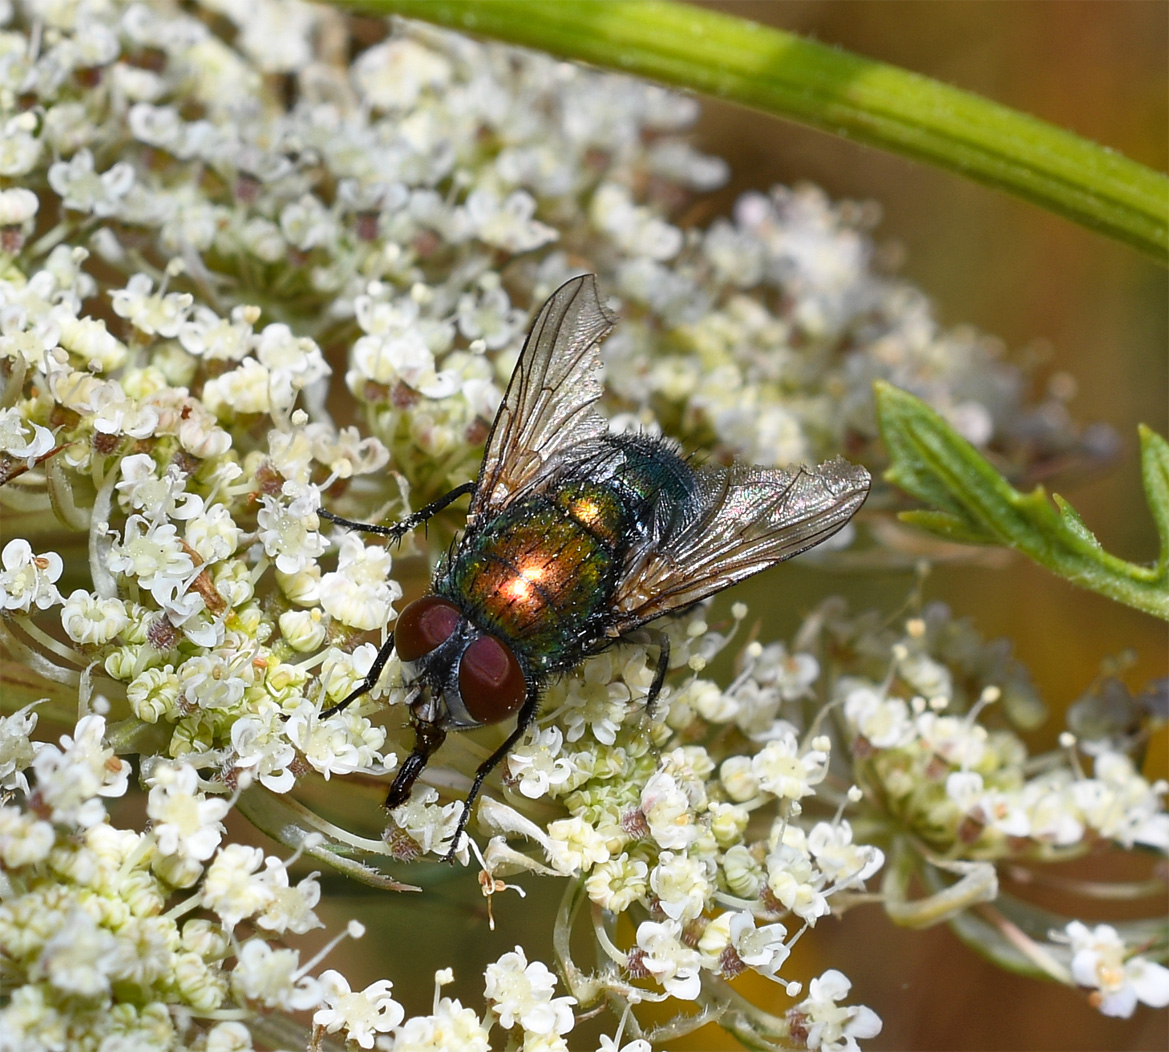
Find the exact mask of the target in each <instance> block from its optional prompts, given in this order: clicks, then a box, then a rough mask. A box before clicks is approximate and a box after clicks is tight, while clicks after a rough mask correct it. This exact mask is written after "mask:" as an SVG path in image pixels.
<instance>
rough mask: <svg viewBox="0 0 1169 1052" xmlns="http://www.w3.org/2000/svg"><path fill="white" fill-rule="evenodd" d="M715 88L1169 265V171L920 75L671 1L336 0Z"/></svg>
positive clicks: (689, 86) (704, 89) (711, 91)
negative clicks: (998, 193)
mask: <svg viewBox="0 0 1169 1052" xmlns="http://www.w3.org/2000/svg"><path fill="white" fill-rule="evenodd" d="M334 2H335V3H336V4H337V6H342V7H352V8H358V9H360V10H363V11H367V12H369V13H372V14H382V15H386V14H399V15H405V16H408V17H411V18H419V19H422V20H424V21H427V22H434V23H437V24H439V25H444V26H450V27H452V28H454V29H460V30H463V31H465V32H468V33H473V34H476V35H478V36H485V37H493V38H495V39H498V40H504V41H507V42H509V43H512V44H521V45H524V46H526V47H532V48H538V49H539V50H541V51H547V52H549V53H551V54H553V55H559V56H561V57H563V58H569V59H576V60H579V61H582V62H589V63H592V64H593V65H596V66H601V67H604V68H606V69H611V70H615V71H617V72H621V73H628V74H632V75H635V76H639V77H645V78H647V79H650V80H656V81H659V82H661V83H663V84H669V85H672V86H674V87H679V88H684V89H686V90H689V91H695V92H701V93H703V94H707V95H713V96H715V97H716V98H721V99H725V100H727V101H729V102H736V103H739V104H741V105H743V106H748V107H750V108H752V109H757V110H761V111H763V112H764V113H769V114H772V115H774V116H778V117H786V118H788V119H790V120H795V121H799V122H800V123H802V124H807V125H810V126H811V127H813V128H819V129H820V130H822V131H827V132H831V133H832V134H835V135H842V136H846V137H847V138H850V139H855V140H856V141H857V142H861V143H865V144H867V145H869V146H876V147H878V148H880V149H884V150H889V151H891V152H894V153H899V154H903V155H905V156H907V157H913V158H916V159H917V160H921V161H927V162H929V163H930V164H935V165H938V166H939V167H942V168H948V169H950V170H951V171H955V172H959V173H961V174H962V175H966V176H969V177H970V178H971V179H974V180H976V181H978V182H980V183H984V184H986V185H987V186H991V187H994V188H995V189H999V190H1005V191H1007V192H1008V193H1012V194H1015V195H1017V196H1019V197H1022V198H1025V199H1026V200H1028V201H1031V202H1033V203H1034V204H1037V205H1040V206H1041V207H1043V208H1046V209H1048V210H1050V211H1052V212H1055V213H1056V214H1058V215H1062V216H1064V217H1065V218H1067V219H1071V220H1073V221H1075V222H1077V223H1080V224H1082V225H1084V226H1086V227H1089V228H1091V229H1093V230H1097V231H1099V232H1101V233H1103V234H1107V235H1108V236H1109V237H1113V238H1116V239H1118V240H1120V241H1123V242H1126V243H1127V244H1130V245H1133V246H1134V247H1136V248H1139V249H1140V250H1141V251H1143V252H1145V253H1147V254H1149V255H1151V256H1153V257H1155V258H1156V259H1157V260H1159V261H1160V262H1161V263H1163V264H1164V263H1169V179H1167V178H1166V176H1165V175H1163V174H1162V173H1160V172H1156V171H1153V170H1152V169H1150V168H1147V167H1145V166H1144V165H1141V164H1138V163H1137V162H1135V161H1131V160H1129V159H1128V158H1126V157H1123V156H1121V155H1120V154H1117V153H1115V152H1113V151H1111V150H1108V149H1107V148H1105V147H1103V146H1098V145H1096V144H1095V143H1091V142H1088V141H1086V140H1084V139H1081V138H1079V137H1078V136H1076V135H1073V134H1071V133H1070V132H1066V131H1063V130H1062V129H1060V128H1056V127H1055V126H1054V125H1051V124H1048V123H1047V122H1045V121H1041V120H1037V119H1036V118H1034V117H1029V116H1027V115H1026V114H1023V113H1018V112H1016V111H1014V110H1012V109H1009V108H1008V107H1006V106H1001V105H999V104H998V103H995V102H991V101H990V100H988V99H984V98H980V97H979V96H977V95H973V94H971V93H970V92H966V91H961V90H959V89H957V88H952V87H950V86H949V85H946V84H942V83H939V82H938V81H935V80H931V79H930V78H929V77H924V76H921V75H919V74H916V73H911V72H909V71H907V70H903V69H899V68H897V67H896V66H890V65H887V64H886V63H883V62H876V61H874V60H872V59H868V58H864V57H863V56H861V55H854V54H850V53H849V52H847V51H842V50H840V49H839V48H833V47H828V46H826V45H824V44H819V43H816V42H815V41H812V40H805V39H803V38H801V37H799V36H796V35H794V34H792V33H786V32H783V31H782V30H778V29H772V28H770V27H768V26H762V25H759V24H757V23H754V22H750V21H747V20H746V19H741V18H734V17H732V16H729V15H724V14H721V13H718V12H715V11H707V10H704V9H702V8H698V7H692V6H690V5H687V4H681V3H672V2H668V0H606V2H604V3H597V2H594V0H556V3H549V2H546V0H491V2H489V3H483V2H477V0H334Z"/></svg>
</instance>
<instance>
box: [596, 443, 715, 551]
mask: <svg viewBox="0 0 1169 1052" xmlns="http://www.w3.org/2000/svg"><path fill="white" fill-rule="evenodd" d="M598 447H599V450H600V452H599V453H598V455H597V456H596V457H594V458H592V460H593V463H591V464H590V465H589V467H590V470H591V478H592V481H593V483H594V485H596V486H597V487H599V488H603V489H606V490H608V491H610V492H611V493H612V494H613V496H614V499H615V500H616V501H617V502H618V503H619V504H620V506H621V508H622V510H623V513H624V515H625V523H626V525H625V528H626V529H627V530H632V531H633V532H634V533H635V534H637V535H638V538H639V539H641V540H652V541H654V542H657V541H661V540H662V539H663V538H665V537H668V536H669V535H670V534H672V533H675V532H676V531H678V530H679V529H681V528H682V527H683V526H684V525H685V524H686V523H687V522H689V521H690V519H691V518H692V517H693V515H694V513H695V510H696V509H697V507H698V506H699V504H700V500H699V490H698V480H697V478H696V476H695V474H694V469H693V468H692V467H691V466H690V464H689V462H688V461H687V460H686V459H685V458H684V457H683V456H682V455H681V453H680V452H679V450H678V447H677V446H676V445H675V444H674V443H673V442H672V441H671V440H669V439H665V438H661V437H658V436H655V435H646V434H641V433H638V432H633V433H624V434H618V435H613V434H610V435H606V436H605V437H604V438H603V439H601V440H600V442H598Z"/></svg>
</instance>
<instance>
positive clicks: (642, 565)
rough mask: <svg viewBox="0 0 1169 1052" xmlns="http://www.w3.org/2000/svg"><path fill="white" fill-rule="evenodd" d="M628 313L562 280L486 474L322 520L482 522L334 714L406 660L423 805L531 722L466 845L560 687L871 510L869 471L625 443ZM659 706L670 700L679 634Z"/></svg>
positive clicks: (590, 284)
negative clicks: (614, 351) (467, 748)
mask: <svg viewBox="0 0 1169 1052" xmlns="http://www.w3.org/2000/svg"><path fill="white" fill-rule="evenodd" d="M615 321H616V319H615V317H614V316H613V315H611V314H610V313H609V311H607V310H606V309H605V307H604V306H603V305H602V304H601V301H600V297H599V296H598V293H597V285H596V279H595V278H594V277H593V276H592V275H584V276H582V277H577V278H573V279H572V280H571V281H568V282H566V283H565V284H564V285H562V286H561V287H560V288H559V289H557V291H556V292H555V293H553V295H552V297H551V298H550V299H549V300H548V302H547V303H545V304H544V306H543V307H542V308H541V310H540V313H539V314H538V315H537V316H536V320H535V322H534V323H533V325H532V330H531V332H530V333H529V334H528V337H527V339H526V341H525V342H524V347H523V350H522V352H521V353H520V357H519V360H518V361H517V363H516V368H515V372H514V373H513V374H512V378H511V381H510V383H509V384H508V388H507V393H506V395H505V396H504V399H503V402H502V404H501V405H500V407H499V412H498V413H497V414H496V417H495V422H494V423H493V424H492V427H491V433H490V435H489V436H488V439H487V447H486V451H485V453H484V457H483V464H482V466H481V467H480V469H479V477H478V478H477V479H476V480H475V481H474V482H473V483H472V482H467V483H464V484H463V485H461V486H458V487H456V488H455V489H453V490H451V491H450V492H449V493H447V494H446V495H445V496H443V497H440V498H439V499H438V500H436V501H434V502H433V503H431V504H428V505H427V506H426V507H424V508H422V509H421V510H419V511H417V512H415V513H414V514H413V515H410V516H408V517H407V518H405V519H403V520H402V521H401V522H399V523H397V524H396V525H393V526H376V525H370V524H368V523H361V522H353V521H351V520H349V519H342V518H340V517H338V516H336V515H332V514H330V513H329V512H327V511H323V510H322V511H320V512H319V514H320V515H321V516H322V517H323V518H326V519H328V520H330V521H331V522H335V523H337V524H338V525H340V526H345V527H348V528H349V529H354V530H361V531H364V532H366V533H374V534H379V535H381V536H384V537H390V538H393V539H395V540H400V539H401V538H402V537H403V536H404V535H405V534H406V533H407V532H409V531H410V530H412V529H414V528H415V527H416V526H419V525H421V524H422V523H424V522H426V520H427V519H429V518H430V517H431V516H433V515H434V514H435V513H436V512H439V511H441V510H442V509H443V508H445V507H446V506H447V505H448V504H451V503H452V502H453V501H455V500H457V499H458V498H460V497H462V496H465V495H468V494H469V495H470V497H471V502H470V508H469V510H468V513H467V524H466V528H465V530H464V532H463V533H462V535H461V537H460V538H459V539H458V540H457V541H456V543H455V544H454V545H453V546H452V548H451V550H450V552H449V553H448V554H447V555H446V556H445V557H444V558H443V559H442V560H441V561H440V563H439V565H438V567H437V569H436V570H435V573H434V579H433V582H432V585H431V591H430V593H429V594H428V595H425V596H423V597H422V598H420V599H417V600H415V601H414V602H412V603H410V604H408V605H407V606H406V607H405V608H404V609H403V610H402V612H401V614H400V615H399V616H398V620H397V622H396V624H395V626H394V630H393V632H392V633H391V634H390V636H389V638H388V639H387V640H386V643H385V645H384V646H382V648H381V650H379V651H378V655H377V658H376V659H375V660H374V662H373V664H372V665H371V666H370V669H369V674H368V675H367V676H366V677H365V679H364V680H363V681H362V682H361V684H360V685H359V686H358V687H357V688H356V689H355V690H354V691H353V692H352V693H351V694H349V695H348V697H346V698H344V699H343V700H342V701H340V702H339V703H338V704H336V705H334V706H333V707H332V708H331V709H328V710H327V711H326V712H324V713H322V716H324V717H327V716H331V715H333V714H335V713H337V712H340V711H341V710H342V709H344V708H345V707H346V706H347V705H349V704H351V703H352V702H353V701H355V700H356V699H357V698H359V697H361V696H362V695H363V694H365V693H367V692H368V691H370V690H372V689H373V687H374V686H375V685H376V683H377V681H378V677H379V676H380V675H381V672H382V669H383V668H384V667H385V664H386V662H387V661H388V660H389V659H390V656H391V654H393V653H394V651H395V650H396V651H397V654H398V657H399V659H400V661H401V664H402V677H403V682H404V683H405V685H407V686H413V687H414V688H415V689H414V691H413V692H412V698H411V701H410V716H411V723H412V724H413V727H414V736H415V741H414V749H413V751H412V752H411V753H410V755H409V756H408V757H407V758H406V760H405V762H404V763H403V764H402V766H401V768H399V770H398V773H397V776H396V777H395V778H394V782H393V784H392V785H391V786H390V791H389V795H388V797H387V798H386V807H387V808H388V809H391V810H392V809H393V808H395V807H398V806H400V805H401V804H403V803H405V802H406V800H407V799H409V796H410V791H411V789H412V787H413V785H414V783H415V781H416V780H417V779H418V776H419V775H420V774H421V773H422V770H423V768H424V767H425V766H426V764H427V761H428V760H429V759H430V757H431V756H432V755H433V754H434V753H435V751H436V750H437V749H438V748H439V747H440V746H441V745H442V743H443V741H444V740H445V739H446V735H447V732H448V731H451V730H466V729H468V728H473V727H482V726H485V725H487V724H491V723H499V722H501V721H503V720H506V719H509V718H511V717H513V716H514V717H516V722H515V727H514V729H513V730H512V732H511V733H510V734H509V735H508V736H507V738H506V740H505V741H504V742H503V744H502V745H500V747H499V748H498V749H496V750H495V752H493V753H492V754H491V755H490V756H489V757H488V758H487V759H486V760H484V761H483V763H481V764H480V765H479V768H478V770H477V771H476V772H475V779H474V781H473V783H472V785H471V789H470V792H469V793H468V794H467V797H466V800H465V801H464V804H463V811H462V814H461V815H460V816H459V822H458V826H457V828H456V830H455V836H454V840H453V843H452V847H451V850H450V852H449V853H448V855H447V860H448V861H449V860H450V859H451V858H452V857H453V856H454V852H455V849H456V848H457V847H458V844H459V841H460V839H461V837H462V833H463V829H464V827H465V826H466V824H467V819H468V817H469V816H470V813H471V807H472V805H473V804H474V802H475V799H476V797H477V796H478V794H479V790H480V789H481V788H482V786H483V780H484V779H485V778H486V777H487V776H488V774H490V773H491V771H492V770H493V769H494V768H495V767H496V766H497V765H498V764H499V763H500V761H501V760H503V758H504V757H505V756H506V755H507V754H508V752H509V751H510V750H511V748H512V747H513V746H514V745H515V744H516V742H517V741H519V739H520V738H521V737H522V736H523V734H524V732H525V731H526V730H527V729H528V727H529V726H531V724H532V722H533V721H534V720H535V718H536V714H537V711H538V709H539V704H540V695H541V691H542V690H543V687H544V685H545V684H546V683H547V682H548V680H549V679H550V678H551V677H553V676H557V675H560V674H562V673H566V672H568V671H570V670H572V669H573V668H575V667H576V666H577V665H579V664H580V663H581V661H583V660H584V659H585V658H586V657H589V656H590V655H592V654H596V653H599V652H600V651H602V650H604V649H606V648H607V647H610V646H612V645H613V644H614V643H617V642H619V641H622V640H628V639H630V637H631V636H632V635H633V634H634V633H636V632H637V631H638V630H639V629H641V628H642V626H644V625H646V624H648V623H649V622H651V621H653V620H655V619H656V618H659V617H662V616H663V615H666V614H669V613H671V612H673V611H677V610H680V609H682V608H685V607H688V606H690V605H692V604H694V603H697V602H699V601H701V600H703V599H706V598H708V597H709V596H712V595H714V594H715V593H716V592H720V591H722V589H724V588H727V587H729V586H730V585H732V584H734V583H736V582H737V581H741V580H743V579H744V578H746V577H750V576H751V575H752V574H756V573H759V572H760V571H761V570H765V569H767V568H768V567H769V566H773V565H774V564H776V563H778V562H782V561H783V560H784V559H790V558H791V557H792V556H793V555H798V554H799V553H800V552H803V551H807V549H809V548H811V547H813V546H814V545H817V544H819V543H820V542H821V541H824V540H827V539H828V538H829V537H831V536H832V535H833V534H834V533H836V531H837V530H839V529H840V528H841V527H842V526H844V524H845V523H847V522H848V520H849V519H851V518H852V516H853V515H855V514H856V512H857V510H858V509H859V508H860V506H861V505H862V504H863V503H864V501H865V498H866V497H867V496H868V492H869V481H870V480H869V474H868V472H867V471H865V469H864V468H862V467H858V466H856V465H854V464H850V463H848V462H847V461H845V460H842V459H840V458H836V459H834V460H830V461H828V462H826V463H824V464H821V465H820V466H819V467H818V468H816V469H815V470H808V469H806V468H797V469H795V470H793V471H785V470H778V469H774V468H764V467H754V466H748V465H744V464H737V463H736V464H731V465H730V466H729V467H727V466H723V465H720V464H711V463H696V462H694V461H693V460H692V459H690V458H688V457H686V456H684V455H683V454H682V452H681V450H680V447H679V446H678V445H677V444H676V443H675V442H673V441H671V440H670V439H666V438H659V437H655V436H650V435H645V434H636V433H634V434H615V433H613V432H611V431H610V430H609V428H608V424H607V422H606V420H605V418H604V417H603V416H601V415H600V414H599V413H598V412H597V411H596V408H595V403H596V401H597V400H598V399H599V398H600V397H601V378H600V369H601V360H600V350H599V348H600V343H601V341H602V340H603V339H604V338H605V336H607V335H608V333H609V332H610V331H611V330H612V328H613V325H614V322H615ZM653 642H654V643H656V644H657V648H658V659H657V665H656V668H655V672H654V677H653V681H652V683H651V685H650V689H649V693H648V695H647V698H646V704H647V705H652V704H653V702H654V700H655V699H656V698H657V696H658V694H659V693H660V692H661V689H662V683H663V681H664V679H665V675H666V669H667V667H668V664H669V657H670V648H669V640H668V638H667V636H666V635H665V633H661V632H659V633H656V635H655V637H654V638H653Z"/></svg>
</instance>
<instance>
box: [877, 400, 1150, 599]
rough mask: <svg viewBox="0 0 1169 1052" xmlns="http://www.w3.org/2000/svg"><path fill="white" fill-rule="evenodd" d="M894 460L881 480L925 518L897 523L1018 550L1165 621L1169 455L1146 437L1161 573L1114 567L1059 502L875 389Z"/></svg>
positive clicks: (912, 516) (921, 408)
mask: <svg viewBox="0 0 1169 1052" xmlns="http://www.w3.org/2000/svg"><path fill="white" fill-rule="evenodd" d="M873 389H874V396H875V398H876V403H877V420H878V422H879V424H880V427H881V435H882V437H883V438H884V440H885V445H886V447H887V449H888V450H889V459H890V464H889V468H888V470H887V471H886V472H885V478H886V479H887V480H888V481H890V482H892V483H894V484H895V485H898V486H900V487H901V488H902V489H904V490H906V491H907V492H908V493H910V494H912V495H913V496H915V497H917V498H918V499H919V500H921V501H923V502H924V503H926V504H928V505H930V507H929V508H928V509H921V510H914V511H910V512H906V513H903V514H902V516H901V518H902V519H903V520H904V521H906V522H910V523H914V524H916V525H918V526H921V527H922V528H924V529H927V530H929V531H930V532H931V533H936V534H940V535H941V536H943V537H946V538H947V539H948V540H952V541H961V542H963V543H974V544H988V543H998V544H1002V545H1004V546H1006V547H1010V548H1014V549H1016V550H1017V551H1020V552H1022V553H1023V554H1024V555H1027V556H1029V557H1030V558H1032V559H1034V560H1035V561H1036V562H1037V563H1039V564H1040V565H1042V566H1045V567H1047V568H1048V569H1049V570H1052V571H1053V572H1054V573H1057V574H1059V575H1060V576H1061V577H1064V578H1065V579H1067V580H1068V581H1071V582H1073V583H1074V584H1077V585H1079V586H1081V587H1083V588H1090V589H1092V590H1093V591H1096V592H1099V593H1100V594H1102V595H1106V596H1108V597H1109V598H1111V599H1115V600H1117V601H1118V602H1122V603H1126V604H1127V605H1129V606H1132V607H1135V608H1136V609H1138V610H1144V611H1145V612H1146V613H1150V614H1154V615H1156V616H1158V617H1162V618H1165V619H1166V620H1169V445H1167V444H1166V443H1165V441H1164V440H1163V439H1161V438H1159V437H1158V436H1157V435H1155V434H1153V432H1151V431H1149V430H1148V429H1147V428H1146V429H1142V431H1141V451H1142V465H1141V466H1142V471H1143V474H1144V480H1145V491H1146V493H1147V494H1148V497H1149V506H1150V509H1151V510H1152V512H1153V517H1154V519H1155V520H1156V522H1157V528H1158V530H1159V531H1160V534H1161V552H1160V556H1159V558H1158V561H1157V563H1156V565H1155V566H1151V567H1150V566H1141V565H1138V564H1136V563H1131V562H1126V561H1125V560H1123V559H1118V558H1117V557H1116V556H1114V555H1110V554H1109V553H1108V552H1106V551H1104V549H1103V548H1102V547H1101V546H1100V542H1099V541H1098V540H1097V539H1096V537H1095V535H1094V534H1093V533H1092V531H1091V530H1090V529H1088V527H1087V525H1086V524H1085V523H1084V521H1083V519H1082V518H1080V516H1079V514H1078V513H1077V512H1076V510H1075V509H1074V508H1073V507H1072V506H1071V505H1070V504H1069V503H1068V502H1067V501H1066V500H1065V499H1064V498H1063V497H1060V496H1058V495H1055V496H1054V497H1052V498H1050V499H1049V498H1048V495H1047V491H1046V490H1045V489H1044V488H1043V487H1042V486H1036V487H1035V488H1034V489H1033V490H1032V491H1031V492H1030V493H1020V492H1019V491H1018V490H1016V489H1015V488H1014V487H1013V486H1011V484H1010V483H1009V482H1007V480H1006V479H1004V478H1003V477H1002V476H1001V475H1000V474H999V473H998V472H997V471H996V470H995V469H994V467H993V465H991V464H990V462H989V461H987V460H986V458H985V457H983V456H982V454H981V453H979V452H978V450H976V449H975V448H974V447H973V446H972V445H971V444H970V443H969V442H967V441H966V440H965V439H964V438H962V436H961V435H959V434H957V432H955V431H954V429H953V428H951V427H950V426H949V425H948V424H947V423H946V422H945V420H943V419H942V417H941V416H939V415H938V414H937V413H936V412H934V410H932V409H931V408H930V407H929V406H927V405H926V404H925V403H924V402H922V401H921V399H919V398H916V397H915V396H914V395H911V394H910V393H909V392H908V391H901V390H898V389H897V388H896V387H893V386H892V385H891V384H888V383H885V382H884V381H877V382H876V383H875V384H874V385H873Z"/></svg>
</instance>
